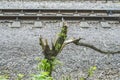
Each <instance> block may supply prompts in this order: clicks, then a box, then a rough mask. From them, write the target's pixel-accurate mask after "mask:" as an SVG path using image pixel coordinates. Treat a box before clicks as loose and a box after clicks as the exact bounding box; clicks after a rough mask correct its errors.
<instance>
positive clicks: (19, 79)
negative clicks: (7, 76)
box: [16, 74, 24, 80]
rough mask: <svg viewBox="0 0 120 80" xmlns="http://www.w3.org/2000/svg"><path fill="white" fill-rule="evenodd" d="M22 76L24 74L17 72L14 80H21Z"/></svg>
mask: <svg viewBox="0 0 120 80" xmlns="http://www.w3.org/2000/svg"><path fill="white" fill-rule="evenodd" d="M23 77H24V75H23V74H18V75H17V79H16V80H22V79H23Z"/></svg>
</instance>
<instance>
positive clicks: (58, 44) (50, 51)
mask: <svg viewBox="0 0 120 80" xmlns="http://www.w3.org/2000/svg"><path fill="white" fill-rule="evenodd" d="M66 38H67V25H66V24H65V23H63V27H62V29H61V32H60V33H59V35H58V38H57V40H56V41H55V42H52V47H51V48H50V45H48V41H47V39H45V40H43V38H42V37H41V36H40V39H39V41H40V46H41V47H42V50H43V54H44V59H43V60H42V61H41V62H42V63H41V66H40V67H41V68H42V69H43V71H46V72H48V73H49V76H51V75H52V71H53V68H54V66H55V65H56V64H54V63H55V60H56V56H57V55H58V54H59V53H60V52H61V51H62V49H63V48H64V47H65V45H67V44H69V43H75V44H76V43H78V42H79V40H80V38H79V39H74V38H73V39H71V40H67V41H66Z"/></svg>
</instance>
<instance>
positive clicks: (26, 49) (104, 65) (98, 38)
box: [0, 22, 120, 80]
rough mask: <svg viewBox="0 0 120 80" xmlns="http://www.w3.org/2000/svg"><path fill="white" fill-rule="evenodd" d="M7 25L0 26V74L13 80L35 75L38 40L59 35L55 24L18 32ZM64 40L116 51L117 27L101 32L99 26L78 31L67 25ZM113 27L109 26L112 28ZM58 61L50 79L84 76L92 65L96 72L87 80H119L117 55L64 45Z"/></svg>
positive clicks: (119, 37)
mask: <svg viewBox="0 0 120 80" xmlns="http://www.w3.org/2000/svg"><path fill="white" fill-rule="evenodd" d="M9 24H10V23H1V24H0V72H1V74H9V75H10V76H12V77H11V80H15V77H16V75H17V74H18V73H22V74H25V75H26V77H25V80H26V78H27V77H29V76H28V75H29V74H32V73H35V72H36V70H35V69H36V65H37V61H36V60H35V58H37V57H41V58H42V57H43V55H42V53H41V48H40V46H39V41H38V39H39V36H40V35H42V36H43V38H47V39H49V41H51V39H52V38H54V37H55V35H56V33H58V32H59V31H60V28H61V27H59V25H60V23H59V22H56V23H48V22H47V23H44V27H43V28H32V27H33V24H22V27H21V28H10V27H9V26H8V25H9ZM68 25H69V28H68V38H70V37H82V38H83V40H81V41H82V42H86V43H89V44H93V45H95V46H96V47H98V48H100V49H103V50H111V51H116V50H120V35H119V34H120V25H119V24H111V28H110V29H106V28H102V27H101V26H100V24H95V23H94V24H93V22H89V25H91V26H93V27H91V28H81V27H80V26H79V23H74V22H73V23H68ZM112 25H113V26H112ZM58 59H60V61H62V63H63V66H61V67H59V68H57V69H56V70H55V71H54V73H53V76H55V78H56V79H57V80H58V79H59V77H60V76H62V75H63V74H65V75H71V76H73V78H74V80H77V76H86V75H87V73H86V71H87V70H88V68H89V67H91V66H93V65H96V66H97V67H98V70H97V71H96V73H95V76H94V77H92V78H91V79H90V80H119V79H120V55H109V56H108V55H103V54H100V53H98V52H96V51H94V50H91V49H89V48H85V47H80V46H75V45H74V44H69V45H67V46H66V47H65V48H64V50H63V51H62V52H61V54H59V56H58Z"/></svg>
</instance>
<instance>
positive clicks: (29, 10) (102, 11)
mask: <svg viewBox="0 0 120 80" xmlns="http://www.w3.org/2000/svg"><path fill="white" fill-rule="evenodd" d="M5 12H19V13H25V12H28V13H29V12H33V13H45V12H48V13H49V12H53V13H65V12H68V13H88V12H89V13H91V12H92V13H108V14H109V13H120V9H0V13H5Z"/></svg>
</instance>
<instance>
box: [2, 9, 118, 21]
mask: <svg viewBox="0 0 120 80" xmlns="http://www.w3.org/2000/svg"><path fill="white" fill-rule="evenodd" d="M14 13H17V14H14ZM27 13H29V15H28V14H27ZM32 13H35V14H34V15H33V14H32ZM81 13H87V14H97V13H100V14H101V13H102V14H107V15H99V16H97V15H95V16H91V15H80V14H81ZM58 14H59V15H58ZM75 14H77V15H75ZM113 14H118V16H115V15H113ZM119 15H120V10H119V9H116V10H113V9H109V10H107V9H104V10H102V9H0V20H62V19H65V20H112V21H114V20H117V21H120V16H119Z"/></svg>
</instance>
